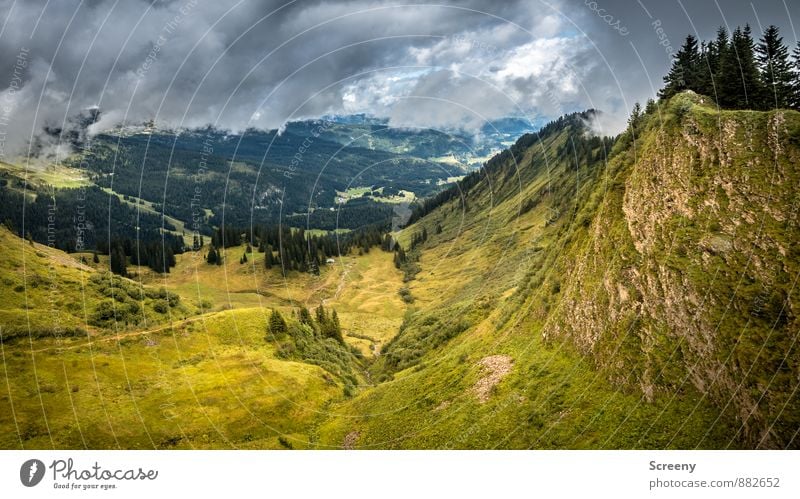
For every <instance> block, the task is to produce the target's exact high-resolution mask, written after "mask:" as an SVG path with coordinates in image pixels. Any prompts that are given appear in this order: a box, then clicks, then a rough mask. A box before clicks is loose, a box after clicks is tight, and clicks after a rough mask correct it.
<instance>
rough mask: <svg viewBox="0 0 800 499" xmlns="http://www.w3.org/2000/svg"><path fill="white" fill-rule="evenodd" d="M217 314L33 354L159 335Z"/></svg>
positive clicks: (203, 315) (52, 348)
mask: <svg viewBox="0 0 800 499" xmlns="http://www.w3.org/2000/svg"><path fill="white" fill-rule="evenodd" d="M215 313H218V312H209V313H206V314H202V315H198V316H195V317H191V318H188V319H182V320H180V321H177V322H172V323H170V324H165V325H162V326H159V327H156V328H152V329H146V330H144V331H129V332H126V333H119V334H112V335H108V336H100V335H99V334H97V335H95V336H90V340H89V341H87V342H84V343H80V344H73V345H53V346H48V347H44V348H39V349H36V350H32V352H33V353H40V352H46V351H48V350H72V349H75V348H82V347H85V346H89V345H92V344H94V343H97V342H106V341H119V340H123V339H126V338H133V337H136V336H145V335H147V334H154V333H159V332H161V331H165V330H167V329H172V328H176V327H180V326H182V325H185V324H189V323H192V322H197V321H199V320H202V319H205V318H207V317H208V316H211V315H213V314H215Z"/></svg>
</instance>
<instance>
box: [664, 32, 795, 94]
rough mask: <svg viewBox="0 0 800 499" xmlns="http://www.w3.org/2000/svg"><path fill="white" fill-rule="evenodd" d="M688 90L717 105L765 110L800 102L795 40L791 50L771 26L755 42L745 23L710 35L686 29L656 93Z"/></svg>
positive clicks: (673, 92) (674, 92)
mask: <svg viewBox="0 0 800 499" xmlns="http://www.w3.org/2000/svg"><path fill="white" fill-rule="evenodd" d="M684 90H692V91H694V92H696V93H698V94H703V95H706V96H709V97H711V98H713V99H714V100H715V101H716V103H717V104H718V105H719V106H720V107H724V108H730V109H756V110H767V109H775V108H793V109H798V108H800V42H798V44H797V46H796V47H795V49H794V51H793V52H792V54H791V56H790V54H789V48H788V47H787V46H786V44H785V43H784V42H783V38H782V37H781V36H780V31H779V29H778V28H777V27H776V26H769V27H767V28H766V29H765V30H764V32H763V33H762V35H761V38H760V39H759V41H758V43H756V42H755V41H754V40H753V35H752V31H751V29H750V26H749V25H745V26H744V28H741V27H737V28H736V29H735V30H734V31H733V33H731V34H729V33H728V30H727V29H725V28H724V27H720V28H719V30H718V31H717V36H716V38H715V39H714V40H711V41H700V42H698V40H697V38H696V37H694V36H693V35H688V36H687V37H686V40H685V41H684V43H683V45H682V46H681V48H680V50H678V52H676V53H675V55H674V60H673V62H672V67H671V68H670V71H669V73H668V74H667V75H666V76H665V77H664V88H663V89H661V91H660V92H659V97H661V98H669V97H672V96H673V95H675V94H677V93H679V92H682V91H684Z"/></svg>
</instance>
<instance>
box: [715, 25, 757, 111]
mask: <svg viewBox="0 0 800 499" xmlns="http://www.w3.org/2000/svg"><path fill="white" fill-rule="evenodd" d="M720 68H721V69H720V77H719V96H718V104H719V105H720V106H722V107H728V108H734V109H759V108H760V107H761V104H762V100H763V91H762V87H761V75H760V74H759V72H758V68H757V67H756V62H755V56H754V47H753V38H752V36H751V33H750V26H749V25H745V27H744V29H741V28H738V27H737V28H736V29H735V30H734V32H733V37H732V38H731V43H730V47H729V48H728V49H727V50H726V51H725V52H724V54H722V56H721V58H720Z"/></svg>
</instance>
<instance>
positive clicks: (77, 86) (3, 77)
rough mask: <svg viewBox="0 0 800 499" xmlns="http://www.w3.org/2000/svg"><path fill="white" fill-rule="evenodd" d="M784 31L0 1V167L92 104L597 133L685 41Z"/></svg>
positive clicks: (751, 8)
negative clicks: (591, 113)
mask: <svg viewBox="0 0 800 499" xmlns="http://www.w3.org/2000/svg"><path fill="white" fill-rule="evenodd" d="M795 20H796V21H797V22H798V26H797V29H798V30H800V2H797V1H789V0H786V1H784V0H777V1H773V0H766V1H758V2H753V3H751V2H747V1H738V0H737V1H727V0H716V1H714V0H711V1H704V0H695V1H689V0H684V1H682V2H681V1H675V0H640V1H639V0H632V1H622V0H613V1H612V0H597V1H589V0H547V1H541V0H527V1H525V0H510V1H491V2H489V1H477V0H465V1H444V0H437V1H436V2H435V3H424V2H415V1H412V0H403V1H388V0H386V1H383V0H381V1H378V0H353V1H304V0H298V1H294V2H291V1H290V2H284V1H270V0H213V1H209V0H164V1H155V2H150V1H144V0H83V1H80V0H58V1H55V0H51V1H46V0H24V1H23V0H0V22H2V26H0V146H1V147H0V155H3V156H7V155H9V154H11V153H12V152H13V153H17V152H19V151H23V152H24V151H25V149H26V147H27V144H28V143H29V142H30V141H31V140H32V138H34V137H36V136H38V135H40V134H41V131H42V130H43V128H44V127H45V126H48V127H50V128H51V129H52V128H68V127H70V126H72V125H71V124H72V123H73V122H74V121H75V117H76V116H77V115H79V114H80V113H86V112H87V111H88V110H89V109H94V108H97V109H99V110H100V112H101V115H100V116H101V118H100V120H99V122H98V123H96V124H95V125H93V126H92V127H91V129H90V132H91V133H97V132H100V131H104V130H108V129H110V128H112V127H113V126H115V125H117V124H120V123H123V124H136V123H141V122H143V121H145V120H150V119H153V120H155V122H156V123H157V124H158V125H159V126H162V127H173V128H177V127H196V126H205V125H207V124H211V125H213V126H216V127H219V128H226V129H230V130H233V131H239V130H243V129H246V128H248V127H256V128H267V129H273V128H280V127H281V126H282V125H283V124H284V123H286V122H287V121H291V120H298V119H305V118H314V117H319V116H322V115H327V114H350V113H362V112H364V113H368V114H372V115H375V116H378V117H383V118H388V119H389V123H390V124H391V125H393V126H397V127H410V128H414V127H430V128H436V129H453V128H459V129H463V130H477V129H478V128H480V126H481V125H483V124H484V123H485V122H486V121H488V120H492V119H496V118H499V117H503V116H524V117H527V118H528V119H530V120H531V121H532V122H536V123H542V122H544V121H547V120H549V119H553V118H556V117H558V116H559V115H562V114H565V113H568V112H572V111H578V110H583V109H587V108H595V109H599V110H601V111H603V118H602V119H601V120H599V121H598V122H597V123H595V126H596V128H597V129H598V132H600V133H608V134H611V133H616V132H618V131H620V130H621V128H622V127H623V125H624V123H625V121H626V119H627V116H628V113H629V112H630V109H631V108H632V107H633V105H634V103H635V102H644V101H645V100H647V99H648V98H650V97H653V96H655V94H656V92H657V90H658V89H659V88H660V86H661V83H662V77H663V75H664V74H665V73H666V71H667V70H668V68H669V64H670V57H671V56H670V54H671V53H674V51H677V50H678V48H679V47H680V45H681V43H682V42H683V40H684V38H685V37H686V35H687V34H689V33H691V34H694V35H696V36H698V37H699V38H701V39H711V38H713V36H714V34H715V32H716V30H717V28H718V27H719V26H720V25H725V26H728V27H729V28H730V29H733V28H734V27H735V26H736V25H739V24H744V23H750V24H751V26H752V28H753V31H754V33H756V34H760V32H761V31H762V29H763V27H765V26H767V25H769V24H776V25H777V26H778V27H779V28H780V29H781V34H782V35H783V37H784V40H785V42H786V43H787V45H789V46H790V47H794V46H796V45H797V40H798V35H797V33H796V32H795V27H794V25H793V23H794V21H795Z"/></svg>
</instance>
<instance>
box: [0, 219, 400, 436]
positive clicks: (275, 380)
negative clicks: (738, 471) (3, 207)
mask: <svg viewBox="0 0 800 499" xmlns="http://www.w3.org/2000/svg"><path fill="white" fill-rule="evenodd" d="M0 240H1V241H0V242H2V247H3V248H4V249H6V253H7V258H5V259H4V260H3V262H1V263H0V273H1V274H2V277H3V286H2V299H3V301H4V303H6V304H9V306H6V307H4V308H3V312H2V314H3V316H2V323H1V324H2V328H3V329H2V330H3V332H4V337H5V338H6V341H5V342H4V343H0V346H2V350H0V353H1V354H2V364H3V366H4V369H3V370H1V371H0V386H2V387H3V389H2V390H0V428H2V430H3V431H2V434H3V437H2V439H0V448H49V447H56V448H82V447H89V448H116V447H121V448H154V447H155V448H171V447H178V448H202V447H210V448H225V447H238V448H249V447H252V448H279V447H282V446H284V447H285V446H286V445H287V443H288V445H291V446H292V447H294V448H303V447H308V446H309V445H314V443H315V441H316V438H317V437H316V426H317V425H318V423H319V421H321V420H322V419H324V418H325V417H326V416H327V410H326V408H327V406H328V404H330V403H331V402H332V401H334V400H339V399H342V398H343V397H344V395H343V393H344V391H343V387H344V385H343V380H342V379H340V378H339V377H337V376H336V375H335V374H331V373H330V372H328V371H326V370H325V369H323V368H322V367H319V366H318V365H316V364H321V365H331V364H330V363H328V364H325V362H330V360H331V358H330V357H329V356H328V357H326V356H325V355H328V354H326V353H325V352H322V353H320V352H317V353H316V354H314V353H312V354H311V355H312V357H311V358H302V357H299V358H297V359H288V358H285V357H282V356H281V355H278V353H277V348H278V343H276V340H277V341H278V342H281V343H282V342H285V341H286V339H285V338H278V339H274V338H273V339H271V341H269V342H267V341H265V331H266V329H265V324H266V319H267V316H268V314H269V309H270V308H272V307H274V308H278V309H280V310H282V311H283V312H284V313H285V314H287V316H288V314H290V313H291V309H292V308H294V307H295V306H296V305H298V304H301V303H302V304H306V305H307V306H315V305H317V304H318V303H319V302H320V301H322V300H325V304H326V306H327V307H331V306H333V307H336V309H337V310H338V311H339V313H340V317H341V321H342V323H343V326H344V328H345V335H346V338H347V340H348V341H349V342H351V343H352V344H353V345H355V346H357V347H359V348H362V349H363V351H364V353H365V354H369V353H370V352H371V348H370V347H371V345H373V344H379V343H380V342H381V341H384V336H383V334H385V331H386V330H385V329H384V327H385V326H386V324H393V323H394V322H393V321H396V320H395V317H397V316H402V312H398V311H397V310H396V309H395V308H394V307H402V306H403V305H402V302H401V301H400V299H399V297H398V296H397V288H399V286H400V285H401V274H400V272H399V271H397V270H396V269H395V268H394V267H393V266H392V263H391V255H390V254H388V253H383V252H381V251H378V250H373V251H372V252H370V253H369V254H368V255H365V256H363V257H355V256H352V257H345V258H343V259H340V260H339V261H337V263H336V264H335V265H331V266H327V267H326V268H325V269H323V273H322V276H320V277H314V276H310V275H307V274H295V273H292V275H290V276H289V277H288V278H287V279H284V278H283V277H282V276H281V275H280V271H279V270H278V269H272V270H270V271H266V270H265V269H264V268H263V266H262V264H261V258H262V257H263V255H260V254H258V253H253V254H252V255H251V261H250V262H249V263H248V264H245V265H242V264H239V256H241V253H242V252H243V251H244V248H243V247H241V248H229V249H228V250H227V252H228V258H227V261H226V264H225V265H223V266H212V265H208V264H206V263H205V262H204V261H203V260H202V259H201V258H199V256H198V255H195V254H192V253H188V254H184V255H178V257H177V259H178V265H177V266H176V267H175V268H173V269H172V272H171V273H170V274H167V275H156V274H153V273H152V272H150V271H149V270H147V269H139V270H138V271H137V269H136V268H135V267H129V272H131V273H132V274H133V277H134V279H135V280H120V279H119V278H115V282H116V283H117V284H116V286H117V287H116V288H115V289H116V290H117V293H116V294H117V295H121V298H120V299H119V300H118V304H119V306H120V307H123V308H124V306H127V305H128V304H129V303H130V302H131V301H132V299H131V298H130V296H128V295H127V293H126V292H125V290H126V289H131V288H132V289H134V290H138V289H141V290H145V291H151V292H152V290H154V289H155V290H157V289H158V288H160V287H163V288H165V289H166V290H167V291H168V292H170V293H177V294H178V295H179V296H180V297H181V300H180V304H179V305H177V306H176V307H170V308H168V309H167V312H166V313H163V314H159V313H156V312H155V311H154V310H153V308H152V305H153V303H154V302H155V301H157V299H151V298H147V297H145V298H144V307H143V308H144V310H145V312H146V314H147V320H141V321H139V322H138V323H137V324H132V323H131V324H128V325H127V326H126V325H125V324H121V323H117V324H116V325H115V324H114V322H113V321H112V322H110V323H109V324H106V325H105V327H98V326H92V325H90V324H88V323H87V320H86V319H85V318H84V310H85V311H86V317H89V318H90V317H91V315H92V311H93V310H94V308H95V307H96V306H97V304H98V303H99V302H101V301H103V300H106V299H108V298H107V297H106V295H105V294H104V291H106V292H107V289H106V288H107V287H108V286H107V285H106V280H107V279H110V276H109V275H108V274H107V273H105V272H103V271H102V270H101V268H102V267H103V265H107V262H106V261H105V260H106V259H105V258H103V259H102V260H101V263H100V264H97V265H95V264H92V263H91V256H90V255H67V254H65V253H63V252H60V251H57V250H52V249H50V248H47V247H44V246H41V245H38V244H35V245H33V246H31V245H30V244H29V243H28V242H26V241H24V240H22V239H19V238H18V237H16V236H14V235H13V234H11V233H10V232H8V231H7V230H6V229H5V228H0ZM80 256H85V257H86V256H88V258H89V259H88V261H89V262H90V263H88V264H82V263H80ZM253 257H254V258H253ZM23 258H24V261H25V263H26V265H25V267H24V269H23V267H22V266H21V263H22V261H23ZM95 267H98V268H95ZM51 285H52V288H51ZM51 290H52V292H51ZM376 294H379V295H384V294H385V295H388V296H389V299H388V300H387V301H386V303H383V302H381V301H378V300H375V295H376ZM26 295H27V299H28V304H29V307H28V311H29V312H30V313H26V309H25V307H24V299H25V296H26ZM51 298H52V299H54V300H55V301H54V302H50V301H49V300H50V299H51ZM50 310H55V312H53V314H54V315H53V314H50V313H49V311H50ZM28 321H30V324H31V326H30V329H29V328H28ZM54 324H55V325H57V327H54V326H53V325H54ZM37 328H40V329H41V332H40V331H39V329H37ZM73 330H74V331H73ZM10 331H14V332H15V334H17V335H18V337H17V338H16V339H9V334H8V333H9V332H10ZM65 331H71V333H70V334H66V333H65ZM29 332H30V335H29ZM350 333H352V334H356V335H357V336H358V337H355V336H352V337H351V336H350ZM29 336H30V339H29ZM364 338H371V339H364ZM331 349H333V350H331ZM335 350H336V347H335V346H334V347H329V348H328V350H327V352H328V353H330V352H331V351H335ZM314 355H316V357H314ZM319 355H322V357H319ZM338 359H339V360H338V362H339V364H338V365H340V366H341V365H344V366H345V367H347V362H348V361H347V360H346V358H345V357H338ZM341 359H345V360H341ZM333 361H334V362H336V361H337V358H336V357H334V358H333ZM350 362H351V363H353V362H355V361H350ZM343 363H344V364H343ZM334 367H335V365H334ZM357 368H358V367H357V365H356V364H355V363H353V366H352V367H349V369H351V370H352V369H357ZM356 376H357V382H358V383H360V384H363V383H365V381H364V380H363V379H362V378H361V377H360V375H359V374H358V373H356ZM279 437H280V438H282V439H283V443H281V441H279Z"/></svg>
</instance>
